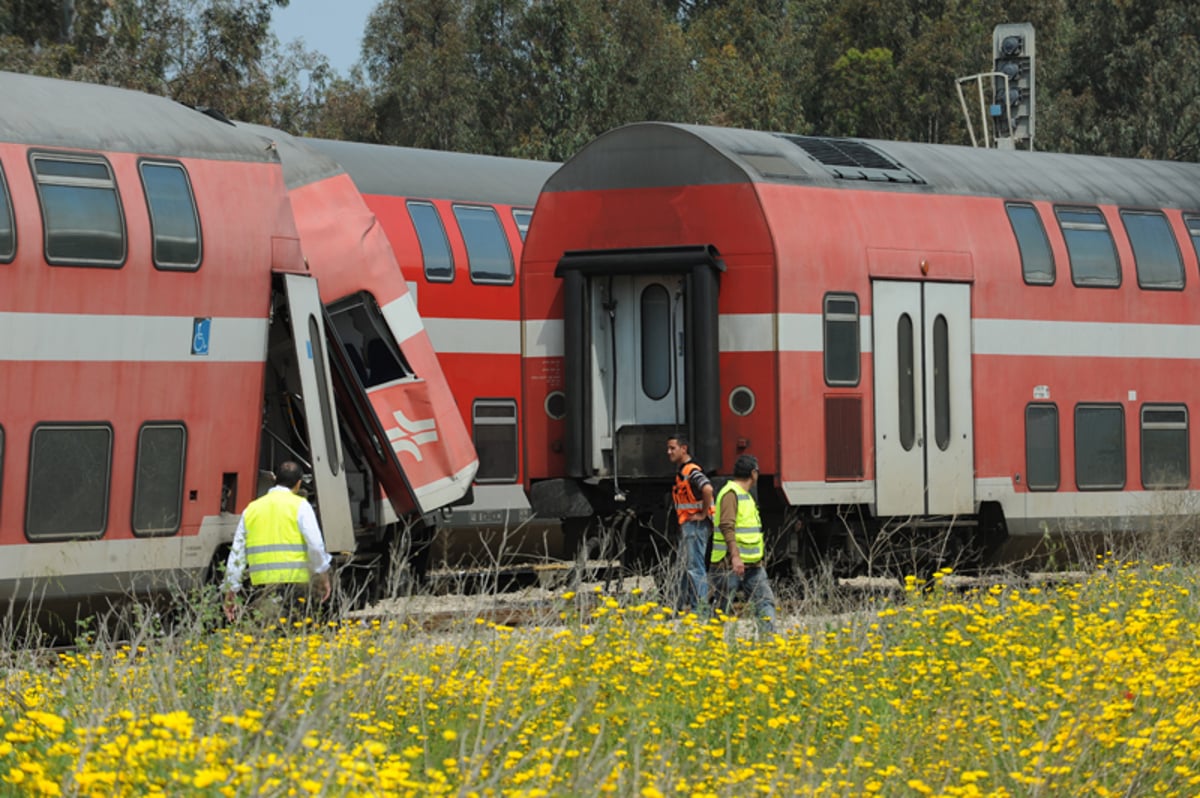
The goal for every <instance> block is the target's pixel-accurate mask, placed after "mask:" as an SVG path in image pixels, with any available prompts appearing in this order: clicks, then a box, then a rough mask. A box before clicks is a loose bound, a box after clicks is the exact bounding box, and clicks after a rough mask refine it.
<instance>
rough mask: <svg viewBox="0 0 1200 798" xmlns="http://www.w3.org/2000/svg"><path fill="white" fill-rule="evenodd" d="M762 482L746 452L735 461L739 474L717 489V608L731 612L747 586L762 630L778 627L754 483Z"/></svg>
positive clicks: (768, 631) (714, 586)
mask: <svg viewBox="0 0 1200 798" xmlns="http://www.w3.org/2000/svg"><path fill="white" fill-rule="evenodd" d="M757 482H758V460H757V459H755V458H754V457H752V456H751V455H748V454H743V455H741V456H740V457H738V459H737V460H736V461H735V462H734V464H733V479H731V480H729V481H728V482H726V483H725V485H724V487H722V488H721V490H720V492H719V493H717V502H716V504H717V512H718V513H719V515H718V518H719V519H720V521H719V529H720V533H719V534H717V535H715V536H714V537H713V548H712V557H711V560H712V568H711V570H710V571H709V574H710V575H711V577H712V594H713V607H715V608H716V609H719V610H721V611H723V612H729V611H730V609H731V608H732V605H733V599H734V596H736V595H737V593H738V591H739V590H741V591H743V592H744V593H745V594H746V595H747V597H748V599H749V601H750V605H751V606H752V607H753V609H754V618H755V621H756V622H757V624H758V629H759V632H762V633H765V634H771V633H772V632H773V631H774V630H775V594H774V593H773V592H772V591H771V583H770V582H769V581H768V580H767V571H766V569H765V568H763V563H762V559H763V534H762V519H761V517H760V516H759V514H758V503H757V502H755V501H754V496H752V495H751V494H750V488H751V487H753V486H754V485H755V484H756V483H757Z"/></svg>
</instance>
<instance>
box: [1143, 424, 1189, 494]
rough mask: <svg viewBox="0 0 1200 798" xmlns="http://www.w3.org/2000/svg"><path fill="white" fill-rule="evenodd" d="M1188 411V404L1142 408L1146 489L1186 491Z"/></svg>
mask: <svg viewBox="0 0 1200 798" xmlns="http://www.w3.org/2000/svg"><path fill="white" fill-rule="evenodd" d="M1190 478H1191V468H1190V462H1189V457H1188V411H1187V407H1186V406H1185V405H1142V486H1143V487H1145V488H1148V489H1163V488H1186V487H1187V486H1188V482H1189V481H1190Z"/></svg>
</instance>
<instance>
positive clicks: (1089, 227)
mask: <svg viewBox="0 0 1200 798" xmlns="http://www.w3.org/2000/svg"><path fill="white" fill-rule="evenodd" d="M1054 212H1055V213H1056V214H1057V215H1058V224H1059V226H1060V227H1061V228H1062V233H1063V239H1064V240H1065V241H1066V242H1067V255H1068V256H1069V257H1070V259H1071V280H1072V282H1074V283H1075V285H1079V286H1090V287H1091V286H1098V287H1110V286H1118V285H1120V284H1121V268H1120V264H1119V263H1118V262H1117V248H1116V246H1115V245H1114V244H1113V237H1112V231H1111V230H1109V229H1108V223H1107V222H1105V221H1104V215H1103V214H1102V213H1100V211H1099V210H1097V209H1096V208H1055V209H1054Z"/></svg>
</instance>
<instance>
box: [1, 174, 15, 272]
mask: <svg viewBox="0 0 1200 798" xmlns="http://www.w3.org/2000/svg"><path fill="white" fill-rule="evenodd" d="M16 254H17V227H16V222H15V221H14V220H13V209H12V200H11V199H9V196H8V183H6V182H5V181H4V169H2V168H0V263H8V262H9V261H11V260H12V259H13V258H14V257H16Z"/></svg>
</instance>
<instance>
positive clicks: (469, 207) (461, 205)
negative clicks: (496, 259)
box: [450, 202, 517, 285]
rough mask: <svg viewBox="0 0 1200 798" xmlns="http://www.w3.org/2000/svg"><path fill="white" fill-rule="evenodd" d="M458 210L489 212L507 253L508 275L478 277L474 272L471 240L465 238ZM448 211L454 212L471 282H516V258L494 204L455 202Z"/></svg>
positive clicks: (502, 283)
mask: <svg viewBox="0 0 1200 798" xmlns="http://www.w3.org/2000/svg"><path fill="white" fill-rule="evenodd" d="M460 210H465V211H485V212H489V213H491V215H492V218H493V219H494V220H495V222H496V230H497V231H498V232H499V233H500V240H501V241H503V242H504V251H505V252H506V253H508V269H509V274H508V277H506V278H501V279H496V278H494V277H480V276H478V275H477V274H476V273H475V266H474V263H473V262H472V258H471V242H470V240H469V239H468V238H467V234H466V233H465V232H464V231H463V224H462V219H460V218H459V215H458V212H459V211H460ZM450 211H451V212H452V213H453V214H454V223H455V224H456V225H458V234H459V235H460V236H461V237H462V241H463V248H464V249H465V250H466V252H467V274H468V275H469V276H470V278H471V282H472V283H474V284H475V285H513V284H514V283H516V281H517V260H516V257H515V256H514V255H513V248H512V243H511V242H510V241H509V240H508V234H507V233H505V232H504V224H503V223H502V222H501V221H500V211H499V210H497V209H496V206H494V205H484V204H479V203H472V202H455V203H454V204H452V205H451V206H450Z"/></svg>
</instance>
